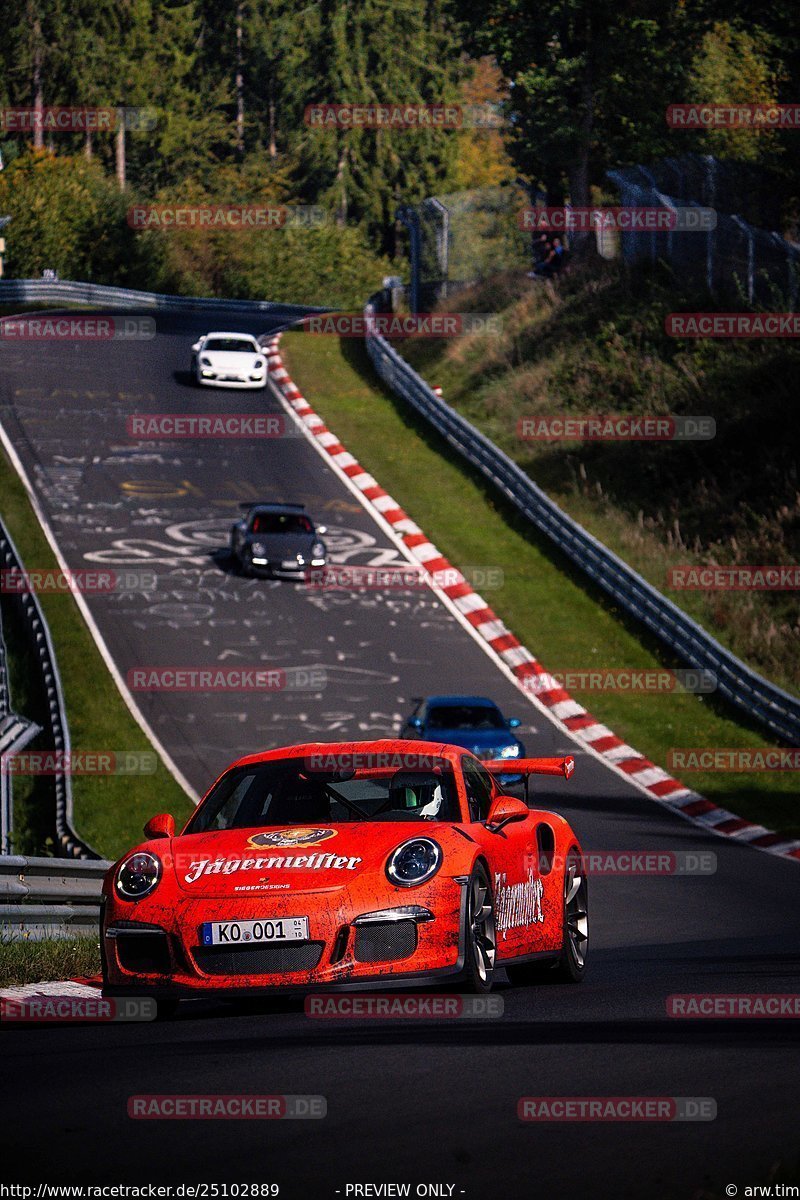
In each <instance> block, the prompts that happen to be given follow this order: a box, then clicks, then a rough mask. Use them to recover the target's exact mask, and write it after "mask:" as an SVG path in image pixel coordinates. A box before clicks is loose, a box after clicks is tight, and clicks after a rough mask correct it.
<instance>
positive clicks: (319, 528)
mask: <svg viewBox="0 0 800 1200" xmlns="http://www.w3.org/2000/svg"><path fill="white" fill-rule="evenodd" d="M327 532H328V526H327V525H318V526H317V533H327Z"/></svg>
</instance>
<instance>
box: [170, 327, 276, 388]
mask: <svg viewBox="0 0 800 1200" xmlns="http://www.w3.org/2000/svg"><path fill="white" fill-rule="evenodd" d="M189 370H190V372H191V375H192V378H193V379H194V380H195V381H196V382H197V383H202V384H205V386H206V387H224V388H263V387H266V383H267V357H266V354H265V353H264V351H263V350H262V348H261V346H259V344H258V342H257V341H256V339H255V338H254V337H252V336H251V335H250V334H249V333H207V334H206V335H205V337H201V338H200V340H199V342H195V344H194V345H193V346H192V364H191V367H190V368H189Z"/></svg>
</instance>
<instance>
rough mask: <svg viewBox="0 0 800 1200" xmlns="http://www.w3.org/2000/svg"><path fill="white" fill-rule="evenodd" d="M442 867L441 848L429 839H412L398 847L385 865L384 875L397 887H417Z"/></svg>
mask: <svg viewBox="0 0 800 1200" xmlns="http://www.w3.org/2000/svg"><path fill="white" fill-rule="evenodd" d="M441 865H442V848H441V846H440V845H438V843H437V842H434V841H432V840H431V838H425V837H420V838H412V839H411V841H409V842H403V845H402V846H398V847H397V849H396V850H395V852H394V854H392V856H391V858H390V859H389V861H388V863H387V864H386V874H387V876H388V877H389V880H390V881H391V882H392V883H396V884H397V885H398V886H399V887H417V886H418V884H420V883H427V882H428V880H429V879H432V878H433V876H434V875H435V874H436V872H437V871H438V870H439V867H440V866H441Z"/></svg>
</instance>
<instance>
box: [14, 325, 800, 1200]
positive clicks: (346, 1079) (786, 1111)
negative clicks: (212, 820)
mask: <svg viewBox="0 0 800 1200" xmlns="http://www.w3.org/2000/svg"><path fill="white" fill-rule="evenodd" d="M230 323H231V321H230V318H224V317H220V318H218V319H216V320H215V319H214V318H213V317H209V316H208V315H203V316H201V317H200V318H199V319H198V320H194V319H191V318H176V317H169V318H159V320H158V337H157V338H156V340H155V341H151V342H128V343H125V342H120V343H117V342H115V343H105V344H100V343H96V344H91V343H84V344H81V345H80V346H76V345H72V346H65V345H42V344H36V343H31V344H29V345H27V346H25V345H22V344H17V345H14V346H9V345H6V346H3V347H2V348H1V349H2V354H0V405H2V407H1V408H0V419H2V423H3V425H4V427H5V429H6V431H7V433H8V434H9V436H10V438H11V439H12V441H13V443H14V446H15V448H16V450H17V453H18V454H19V456H20V458H21V460H22V462H23V464H24V466H25V469H26V471H27V472H28V474H29V476H30V477H31V479H32V480H33V482H34V486H35V488H36V490H37V493H38V496H39V498H40V500H41V503H42V504H43V506H44V508H45V510H46V512H47V514H48V517H49V519H50V521H51V523H52V526H53V528H54V530H55V533H56V537H57V539H58V541H59V544H60V546H61V549H62V551H63V553H64V555H65V556H66V559H67V561H68V563H69V565H70V566H71V567H73V568H90V567H97V566H100V565H105V566H111V567H114V568H115V569H127V568H134V567H135V568H136V569H139V570H141V569H143V568H146V569H147V570H152V571H154V572H155V573H156V576H157V587H156V589H155V591H152V592H134V593H130V594H126V595H122V596H105V597H103V596H94V597H88V602H89V605H90V608H91V611H92V614H93V616H94V618H95V620H96V622H97V624H98V626H99V628H100V630H101V632H102V634H103V637H104V638H105V640H106V642H107V644H108V646H109V648H110V650H111V652H112V654H113V656H114V659H115V661H116V663H117V665H118V667H119V669H120V671H121V672H122V674H123V675H126V674H127V672H128V671H130V670H132V669H133V668H136V667H141V666H144V665H147V666H154V665H157V666H166V665H183V666H201V665H224V664H227V665H240V666H247V667H252V666H257V665H260V666H270V667H279V668H284V669H287V668H297V669H298V670H299V669H307V670H310V669H311V668H314V669H316V670H317V671H319V670H322V671H324V672H325V680H326V682H325V686H324V687H320V688H318V689H317V690H315V691H314V690H294V689H292V690H282V691H281V692H280V693H274V694H269V695H263V694H262V695H256V694H253V693H237V694H222V693H219V692H217V693H213V694H201V693H188V694H187V693H169V692H159V693H143V694H140V695H137V700H138V701H139V703H140V705H141V707H142V710H143V711H144V713H145V714H146V716H147V718H148V720H149V721H150V723H151V724H152V726H153V728H154V729H155V731H156V733H157V735H158V737H159V738H160V739H161V740H162V742H163V744H164V745H165V747H166V748H167V750H168V751H169V753H170V755H171V756H172V758H173V760H174V761H175V762H176V764H177V765H178V767H179V769H180V770H181V771H182V772H183V774H184V775H185V776H186V778H187V779H188V780H189V782H190V783H191V784H192V786H193V787H194V788H196V789H197V790H198V791H202V790H203V789H204V788H205V786H206V785H207V784H208V782H209V781H210V779H211V777H212V776H213V775H214V774H215V773H216V772H217V771H218V770H219V769H221V768H222V767H223V766H224V765H225V764H226V763H227V762H228V761H230V759H232V758H233V757H235V756H236V755H238V754H240V753H243V752H246V751H247V752H249V751H253V750H256V749H259V748H262V747H267V746H273V745H279V744H281V743H285V742H292V741H300V740H317V739H319V740H323V741H324V740H336V739H339V738H342V737H348V738H349V737H356V738H358V737H376V736H384V735H390V734H392V733H393V732H396V731H397V729H398V727H399V724H400V721H401V719H402V717H403V716H404V715H405V714H406V713H407V712H408V709H409V702H410V698H411V697H412V696H415V695H421V694H424V693H426V692H433V691H450V690H452V691H474V692H481V693H487V694H490V695H492V696H494V697H495V698H496V699H497V700H498V702H499V703H500V704H501V706H503V707H504V709H505V710H506V711H507V712H509V713H511V714H516V715H519V716H520V717H521V718H522V720H523V735H524V738H525V741H526V743H527V746H528V750H529V751H530V752H531V753H545V754H550V753H559V752H562V751H565V750H570V751H575V750H576V749H577V748H576V747H575V746H574V745H573V744H572V743H571V742H570V741H569V739H568V738H567V736H566V734H564V733H563V732H561V731H559V730H558V729H557V728H555V727H554V726H553V725H552V724H551V723H550V722H549V721H548V720H547V719H546V718H545V717H544V716H542V715H540V714H539V713H538V711H537V710H535V709H534V708H533V707H531V705H530V704H529V703H528V701H527V700H526V699H525V698H524V697H523V696H522V695H521V694H520V693H519V691H517V689H516V688H515V686H514V684H513V683H512V682H511V681H510V680H509V679H508V678H507V677H506V676H505V675H504V674H503V673H502V671H501V670H500V669H499V668H498V667H497V666H496V665H495V664H494V663H493V662H492V660H491V659H490V658H489V657H488V656H487V655H486V653H485V652H484V651H483V650H482V649H481V647H480V646H479V645H477V644H476V643H475V641H474V640H472V639H471V638H470V637H469V636H468V634H467V633H466V632H465V631H464V630H463V628H462V627H461V626H460V625H459V624H458V622H457V621H456V620H455V619H454V618H453V617H452V616H451V615H450V613H449V612H448V611H447V610H446V609H445V608H444V607H443V606H442V605H441V604H440V603H439V602H438V601H437V599H436V598H435V597H434V596H433V595H432V594H430V593H426V592H419V591H409V592H405V593H393V592H388V591H387V592H384V593H363V594H350V593H347V592H342V593H336V592H326V593H315V592H312V591H310V590H309V589H307V588H306V587H305V586H304V585H302V584H292V583H282V582H266V583H265V582H261V581H256V580H245V579H242V578H240V577H238V576H236V575H233V574H231V573H230V571H229V570H228V569H227V564H226V561H225V558H224V555H223V554H222V553H221V551H222V549H223V547H224V545H225V541H226V536H227V528H228V526H229V525H230V523H231V521H232V519H233V517H234V515H235V512H236V506H237V504H238V502H239V501H240V500H247V499H256V498H259V499H262V498H263V499H301V500H303V501H304V502H305V503H306V504H307V505H308V507H309V509H310V511H312V513H313V514H314V515H315V516H316V517H317V519H318V520H322V521H324V522H325V523H326V524H327V525H328V526H329V527H330V529H331V534H330V535H329V541H330V544H331V547H332V550H333V552H334V559H335V560H336V561H341V562H350V563H359V564H373V565H385V564H387V563H391V562H397V563H399V562H401V561H402V557H401V554H400V551H399V550H398V548H397V547H396V546H395V544H394V543H393V542H392V540H391V539H390V538H389V537H388V535H387V534H386V533H385V532H384V531H383V530H382V529H381V528H380V527H379V526H378V525H377V524H376V523H375V522H374V521H373V519H372V518H371V516H370V515H369V514H368V513H367V512H366V511H365V510H364V509H363V508H362V507H361V505H360V504H359V503H358V502H357V501H356V499H355V498H354V497H353V496H352V495H351V493H350V492H349V491H347V490H346V488H345V487H344V485H343V484H342V483H341V482H340V480H339V479H338V478H337V476H336V475H335V474H334V473H333V471H332V470H331V469H330V467H329V466H328V465H327V464H326V463H325V462H324V461H323V460H322V458H321V457H320V456H319V455H318V454H317V453H316V451H315V450H314V449H313V448H312V447H311V446H310V445H309V443H308V442H307V441H306V440H305V439H303V438H301V437H295V436H291V437H290V436H287V437H281V438H275V439H268V440H258V441H238V442H232V441H210V440H209V441H169V442H166V441H164V442H155V441H154V442H145V441H137V440H136V439H134V438H131V437H130V436H129V435H128V433H127V431H126V423H125V422H126V418H127V417H128V416H130V415H132V414H134V413H137V414H138V413H146V412H154V413H155V412H157V413H166V412H184V413H185V412H209V413H212V412H218V411H228V412H253V413H256V412H257V413H263V412H264V411H268V412H272V413H275V414H279V415H280V414H282V413H283V410H282V408H281V407H280V406H279V404H278V402H277V401H276V400H275V399H274V398H273V397H272V396H271V394H270V393H269V392H267V393H247V392H243V393H226V392H217V391H212V390H209V391H205V390H202V391H200V390H197V389H191V388H190V387H189V386H188V383H187V381H186V378H185V375H184V373H185V371H186V367H187V365H188V348H189V346H190V344H191V342H192V341H193V340H194V337H195V336H196V335H197V334H198V333H201V332H205V331H206V330H207V329H208V328H211V327H214V326H216V327H217V328H226V327H229V326H230ZM280 323H281V320H280V314H279V313H278V314H276V319H275V322H274V325H278V324H280ZM235 325H236V327H239V328H248V327H249V328H251V329H252V330H253V331H256V332H266V331H267V330H268V329H269V327H270V326H269V324H268V323H267V322H265V321H264V320H263V319H262V320H259V322H258V323H248V322H242V321H241V320H240V319H239V318H237V319H236V322H235ZM409 468H410V469H413V466H412V464H409ZM412 516H413V512H412ZM26 565H27V566H28V567H29V568H33V567H35V566H36V564H30V563H29V564H26ZM476 565H486V564H476ZM532 649H533V650H534V651H536V650H537V649H538V648H537V647H533V648H532ZM545 661H546V656H545ZM576 760H577V770H576V773H575V776H574V777H573V779H572V780H571V781H570V782H569V783H565V782H561V781H557V780H547V781H545V782H544V786H540V788H539V790H538V794H539V797H540V802H541V803H542V805H543V806H547V805H552V806H553V807H557V808H558V809H559V810H560V811H562V812H563V813H564V815H565V816H567V818H568V819H569V820H570V821H571V822H572V823H573V825H574V827H575V829H576V830H577V832H578V834H579V836H580V837H581V839H582V841H583V843H584V846H585V848H587V849H588V850H590V851H600V850H604V851H616V852H619V851H623V850H647V851H661V852H680V851H685V852H687V853H696V854H705V855H708V854H709V853H713V854H714V855H715V856H716V870H715V872H714V873H713V874H703V875H695V876H688V875H669V876H659V877H653V876H649V877H643V876H638V877H612V876H602V877H595V878H593V879H591V881H590V884H591V910H592V929H591V932H592V952H591V966H590V971H589V972H588V974H587V978H586V980H585V982H584V984H583V985H582V986H581V987H578V988H574V987H563V986H546V987H538V988H530V989H511V988H508V987H507V986H506V985H505V984H503V983H502V982H501V984H500V986H499V989H498V992H499V994H500V995H502V996H503V998H504V1001H505V1015H504V1017H503V1018H502V1020H499V1021H472V1022H469V1023H467V1022H464V1021H461V1020H453V1021H438V1022H436V1021H426V1022H398V1021H362V1022H356V1021H318V1020H313V1019H311V1018H309V1017H306V1016H305V1015H304V1012H303V1006H302V1001H300V1000H297V999H294V998H292V999H276V1000H274V1001H271V1002H259V1003H253V1004H248V1005H233V1004H227V1003H222V1002H220V1003H211V1002H196V1003H192V1004H190V1005H185V1006H184V1008H183V1010H182V1012H181V1014H180V1015H179V1016H178V1017H177V1018H176V1019H174V1020H172V1021H169V1022H165V1023H158V1024H155V1025H151V1024H148V1025H106V1026H92V1027H85V1028H75V1027H71V1028H62V1027H58V1028H54V1027H50V1028H41V1029H37V1030H28V1029H25V1030H23V1029H19V1030H13V1031H10V1030H5V1031H3V1033H4V1038H3V1042H2V1060H3V1068H2V1075H3V1081H4V1085H5V1089H4V1090H5V1091H6V1100H5V1102H4V1104H3V1111H2V1117H1V1118H0V1151H2V1163H3V1166H2V1176H3V1179H4V1180H5V1181H9V1182H10V1181H14V1182H31V1181H34V1182H35V1181H38V1180H42V1179H44V1180H47V1181H51V1182H61V1183H65V1182H75V1183H136V1182H139V1183H145V1182H158V1183H173V1184H177V1183H181V1182H184V1183H188V1182H199V1181H208V1182H217V1183H222V1182H227V1183H229V1184H230V1183H235V1182H240V1183H242V1182H250V1183H252V1182H259V1183H267V1182H278V1183H280V1184H281V1185H282V1190H281V1195H282V1196H286V1197H290V1198H292V1200H293V1198H294V1197H298V1198H299V1197H305V1196H314V1197H328V1196H330V1197H334V1196H336V1195H341V1196H345V1195H346V1194H347V1193H346V1188H347V1185H348V1184H365V1183H372V1184H377V1185H379V1184H387V1183H409V1184H411V1185H412V1189H411V1195H414V1194H415V1190H414V1189H415V1188H416V1186H417V1185H418V1184H426V1183H435V1184H440V1185H450V1184H452V1185H453V1186H454V1190H453V1192H452V1195H454V1196H459V1195H464V1196H468V1197H473V1198H480V1200H490V1198H491V1200H494V1198H495V1197H509V1200H516V1198H517V1197H520V1198H522V1197H529V1196H533V1195H537V1194H538V1195H542V1196H546V1197H548V1198H549V1197H553V1198H554V1200H555V1198H561V1197H564V1198H568V1200H571V1198H572V1197H581V1198H582V1197H587V1198H592V1197H596V1198H600V1197H606V1196H614V1197H620V1198H625V1197H664V1198H672V1197H676V1198H677V1197H690V1196H692V1195H693V1194H694V1193H695V1192H696V1191H697V1190H698V1189H700V1188H707V1189H717V1188H721V1189H724V1186H725V1185H726V1184H727V1183H736V1184H738V1185H739V1186H740V1189H741V1188H742V1187H743V1186H744V1185H745V1184H747V1183H758V1182H763V1180H764V1178H765V1176H766V1173H767V1171H768V1170H769V1168H770V1166H771V1165H772V1164H773V1163H774V1162H775V1161H776V1160H778V1159H781V1158H786V1157H791V1156H793V1155H795V1154H796V1153H797V1152H798V1150H800V1144H798V1142H799V1141H800V1139H799V1138H798V1107H799V1106H798V1082H799V1081H800V1080H799V1076H800V1072H798V1055H797V1033H796V1028H797V1022H796V1021H794V1022H793V1021H791V1020H783V1021H781V1020H775V1021H770V1020H761V1021H758V1020H754V1021H734V1020H724V1021H708V1020H707V1021H688V1020H676V1019H673V1018H669V1017H668V1016H667V1015H666V1002H667V997H668V996H669V995H671V994H674V993H679V994H686V993H781V994H785V993H792V992H797V991H800V987H798V966H799V965H800V921H799V920H798V885H799V884H800V875H799V874H798V867H797V864H795V863H792V862H787V861H784V860H781V859H777V858H774V857H772V856H770V855H767V854H763V853H759V852H758V851H755V850H753V849H750V848H748V847H746V846H740V845H737V844H735V842H731V840H730V839H719V838H714V837H713V836H712V835H710V834H706V833H704V832H703V831H702V830H700V829H698V828H696V827H694V826H692V825H690V824H688V823H687V822H685V821H683V820H682V819H680V818H679V817H677V816H675V815H673V814H671V813H669V812H667V811H666V810H665V809H663V808H661V807H660V806H658V805H657V804H655V803H654V802H653V801H652V800H649V799H647V798H646V797H644V796H643V795H642V794H641V793H640V792H638V791H637V790H636V789H635V788H634V787H632V786H631V785H630V784H628V783H626V782H625V780H623V779H621V778H620V777H619V776H618V775H617V774H615V773H614V772H613V771H611V770H610V769H609V768H608V767H607V766H605V765H604V764H603V763H602V762H600V761H598V760H597V759H595V758H593V757H591V756H590V755H587V754H585V753H576ZM143 1093H151V1094H153V1093H159V1094H165V1093H169V1094H172V1093H181V1094H186V1093H191V1094H201V1093H202V1094H219V1093H224V1094H232V1093H259V1094H273V1095H274V1094H280V1093H291V1094H298V1093H299V1094H311V1095H323V1096H325V1097H326V1099H327V1117H326V1118H325V1119H324V1120H303V1121H288V1120H287V1121H274V1122H264V1121H255V1120H249V1121H248V1120H242V1121H215V1122H210V1121H137V1120H132V1119H130V1118H129V1117H128V1116H127V1098H128V1097H129V1096H130V1095H132V1094H137V1095H141V1094H143ZM623 1095H630V1096H661V1097H672V1096H676V1097H677V1096H684V1097H687V1096H688V1097H711V1098H713V1099H714V1101H715V1102H716V1107H717V1116H716V1119H715V1120H714V1121H712V1122H702V1123H701V1122H680V1123H675V1122H670V1123H658V1124H654V1123H628V1124H621V1123H614V1124H605V1123H603V1124H600V1123H583V1124H575V1123H548V1124H535V1125H534V1124H526V1123H522V1122H520V1121H519V1120H518V1118H517V1102H518V1100H519V1098H520V1097H521V1096H576V1097H586V1096H595V1097H598V1096H623ZM350 1194H351V1195H353V1193H352V1192H351V1193H350ZM372 1194H373V1195H378V1194H380V1193H378V1192H374V1193H372ZM442 1194H444V1195H447V1194H449V1193H448V1192H447V1191H446V1190H445V1191H444V1192H443V1193H442Z"/></svg>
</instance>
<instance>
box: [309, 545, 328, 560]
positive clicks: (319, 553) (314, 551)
mask: <svg viewBox="0 0 800 1200" xmlns="http://www.w3.org/2000/svg"><path fill="white" fill-rule="evenodd" d="M324 556H325V547H324V546H323V544H322V542H314V545H313V546H312V547H311V557H312V558H324Z"/></svg>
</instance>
